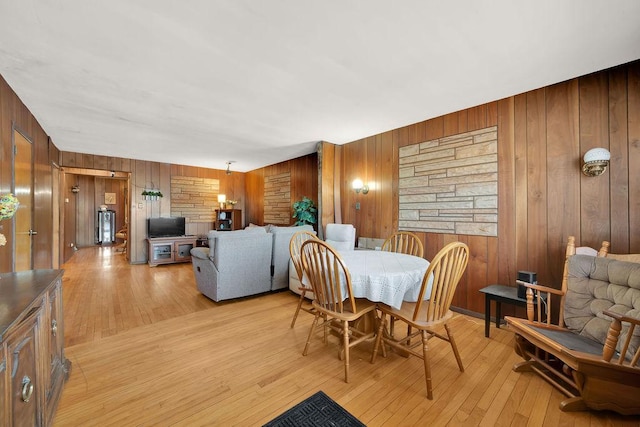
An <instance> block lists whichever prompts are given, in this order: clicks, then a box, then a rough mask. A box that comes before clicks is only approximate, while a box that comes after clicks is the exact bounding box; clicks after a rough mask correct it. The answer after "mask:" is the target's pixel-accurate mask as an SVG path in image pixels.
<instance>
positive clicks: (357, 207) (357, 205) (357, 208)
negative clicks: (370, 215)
mask: <svg viewBox="0 0 640 427" xmlns="http://www.w3.org/2000/svg"><path fill="white" fill-rule="evenodd" d="M356 210H357V211H359V210H360V202H356Z"/></svg>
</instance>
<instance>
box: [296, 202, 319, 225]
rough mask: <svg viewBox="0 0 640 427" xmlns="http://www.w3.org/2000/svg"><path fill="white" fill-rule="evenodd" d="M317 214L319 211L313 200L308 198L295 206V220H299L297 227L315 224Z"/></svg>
mask: <svg viewBox="0 0 640 427" xmlns="http://www.w3.org/2000/svg"><path fill="white" fill-rule="evenodd" d="M317 213H318V209H316V207H315V205H314V204H313V200H311V199H310V198H308V197H307V196H304V197H303V198H302V200H299V201H297V202H295V203H294V204H293V218H296V219H297V221H296V223H295V225H305V224H315V223H316V222H317Z"/></svg>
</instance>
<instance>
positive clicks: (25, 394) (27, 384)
mask: <svg viewBox="0 0 640 427" xmlns="http://www.w3.org/2000/svg"><path fill="white" fill-rule="evenodd" d="M32 394H33V383H32V382H31V378H29V377H28V376H26V375H25V376H24V378H23V379H22V401H23V402H25V403H26V402H28V401H29V400H31V395H32Z"/></svg>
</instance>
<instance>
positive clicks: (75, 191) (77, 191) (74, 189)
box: [71, 185, 80, 194]
mask: <svg viewBox="0 0 640 427" xmlns="http://www.w3.org/2000/svg"><path fill="white" fill-rule="evenodd" d="M71 192H72V193H76V194H78V193H79V192H80V187H79V186H78V185H74V186H73V187H71Z"/></svg>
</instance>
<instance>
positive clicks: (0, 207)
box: [0, 193, 20, 246]
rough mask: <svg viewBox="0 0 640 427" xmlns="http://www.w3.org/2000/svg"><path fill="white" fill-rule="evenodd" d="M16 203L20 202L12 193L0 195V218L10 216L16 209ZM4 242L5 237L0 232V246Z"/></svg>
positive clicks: (4, 243) (8, 217)
mask: <svg viewBox="0 0 640 427" xmlns="http://www.w3.org/2000/svg"><path fill="white" fill-rule="evenodd" d="M18 205H20V202H19V201H18V199H17V197H16V196H14V195H13V194H11V193H8V194H3V195H2V196H0V220H3V219H10V218H12V217H13V215H15V213H16V211H17V210H18ZM6 244H7V238H6V237H5V235H4V234H2V233H0V246H4V245H6Z"/></svg>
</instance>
